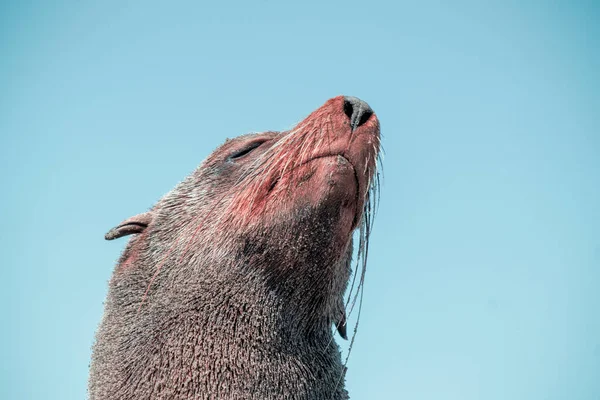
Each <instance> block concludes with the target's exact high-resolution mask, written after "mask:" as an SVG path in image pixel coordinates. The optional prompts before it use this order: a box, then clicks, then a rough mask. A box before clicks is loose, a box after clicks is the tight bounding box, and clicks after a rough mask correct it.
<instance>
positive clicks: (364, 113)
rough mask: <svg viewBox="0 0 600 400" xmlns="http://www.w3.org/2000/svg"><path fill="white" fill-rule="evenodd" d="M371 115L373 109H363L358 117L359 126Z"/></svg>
mask: <svg viewBox="0 0 600 400" xmlns="http://www.w3.org/2000/svg"><path fill="white" fill-rule="evenodd" d="M371 115H373V111H371V110H365V112H363V114H362V115H361V116H360V119H359V120H358V126H361V125H363V124H364V123H365V122H367V121H368V120H369V118H371Z"/></svg>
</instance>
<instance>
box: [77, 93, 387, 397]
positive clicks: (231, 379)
mask: <svg viewBox="0 0 600 400" xmlns="http://www.w3.org/2000/svg"><path fill="white" fill-rule="evenodd" d="M346 106H347V100H346V99H345V98H344V97H341V96H340V97H336V98H333V99H331V100H329V101H328V102H326V103H325V104H324V105H323V106H322V107H320V108H319V109H317V110H316V111H315V112H313V113H312V114H311V115H310V116H308V117H307V118H306V119H305V120H304V121H302V122H301V123H300V124H298V126H297V127H296V128H294V129H292V130H291V131H289V132H281V133H278V132H266V133H262V134H254V135H244V136H240V137H238V138H235V139H233V140H228V141H227V142H226V143H225V144H224V145H222V146H221V147H220V148H218V149H217V150H216V151H215V152H214V153H213V154H211V155H210V156H209V157H208V158H207V159H206V160H205V161H204V162H203V163H202V164H201V165H200V167H199V168H198V169H197V170H196V171H195V172H194V173H192V174H191V175H190V176H189V177H187V178H186V179H185V180H184V181H183V182H182V183H180V184H179V185H178V186H177V187H176V188H175V189H174V190H173V191H171V192H170V193H168V194H167V195H166V196H165V197H164V198H162V199H161V200H160V201H159V202H158V203H157V204H156V205H155V206H154V207H153V208H152V209H151V210H150V211H149V212H147V213H144V214H141V215H139V216H135V217H132V218H130V219H129V220H126V221H124V222H123V223H122V224H120V225H119V226H117V227H116V228H114V229H113V230H111V231H110V232H109V233H108V234H107V239H114V238H117V237H120V236H124V235H128V234H137V235H136V236H135V237H133V238H132V239H131V240H130V241H129V243H128V245H127V247H126V249H125V251H124V252H123V255H122V256H121V258H120V260H119V262H118V265H117V266H116V268H115V271H114V273H113V276H112V278H111V281H110V285H109V293H108V297H107V300H106V304H105V313H104V316H103V319H102V322H101V324H100V327H99V330H98V332H97V336H96V343H95V345H94V351H93V356H92V363H91V368H90V381H89V394H90V398H91V399H92V400H100V399H345V398H347V393H346V391H345V389H344V384H343V375H344V373H345V367H344V366H343V364H342V362H341V357H340V352H339V349H338V347H337V345H336V344H335V342H334V340H333V338H332V331H331V326H332V324H336V325H337V327H338V330H339V331H340V333H341V334H342V336H345V311H344V309H345V306H344V301H343V294H344V291H345V289H346V286H347V284H348V278H349V276H350V269H351V268H350V262H351V256H352V232H353V231H354V229H355V228H356V227H357V226H359V225H360V224H361V222H362V223H364V221H365V218H366V217H365V215H364V214H363V210H364V209H365V204H366V203H367V202H368V200H369V197H368V195H369V189H370V188H371V187H372V184H373V176H374V174H375V167H376V159H377V155H378V152H379V122H378V120H377V117H376V116H375V115H374V114H373V115H370V114H369V115H366V116H365V121H366V122H363V123H362V124H361V125H358V123H354V122H355V121H354V120H353V119H352V118H349V117H350V115H349V112H348V111H347V110H346V112H345V107H346ZM367 117H368V119H367ZM351 122H352V123H353V124H354V125H351ZM258 143H260V145H259V146H258V147H255V148H254V149H252V150H251V151H249V152H247V153H246V154H243V155H240V154H241V153H240V152H241V151H243V150H248V149H250V148H252V146H253V145H256V144H258Z"/></svg>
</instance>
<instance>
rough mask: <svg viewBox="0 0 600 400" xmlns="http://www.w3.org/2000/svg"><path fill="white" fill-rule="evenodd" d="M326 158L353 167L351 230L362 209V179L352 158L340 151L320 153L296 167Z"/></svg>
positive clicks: (354, 226) (355, 224) (356, 224)
mask: <svg viewBox="0 0 600 400" xmlns="http://www.w3.org/2000/svg"><path fill="white" fill-rule="evenodd" d="M325 158H336V159H337V160H338V161H340V160H341V161H342V162H343V163H344V164H346V165H348V166H350V168H351V169H352V175H353V177H354V188H355V190H354V199H352V201H353V203H351V204H354V208H355V210H354V218H353V220H352V225H351V230H354V229H355V228H356V227H357V226H358V223H359V215H360V209H361V205H360V202H359V196H360V179H359V177H358V172H357V169H356V165H354V163H353V162H352V161H351V160H350V158H349V157H348V156H346V155H345V154H344V153H342V152H339V153H335V152H333V153H327V154H320V155H318V156H315V157H311V158H309V159H308V160H306V161H304V162H302V163H301V164H299V165H298V166H297V167H296V168H300V167H302V166H304V165H307V164H309V163H311V162H313V161H316V160H320V159H325ZM275 184H276V182H274V183H273V185H272V187H274V186H275Z"/></svg>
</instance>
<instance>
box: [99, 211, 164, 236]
mask: <svg viewBox="0 0 600 400" xmlns="http://www.w3.org/2000/svg"><path fill="white" fill-rule="evenodd" d="M152 218H153V214H152V211H148V212H146V213H143V214H138V215H135V216H133V217H131V218H128V219H126V220H125V221H123V222H121V223H120V224H119V225H117V226H115V227H114V228H112V229H111V230H110V231H108V233H107V234H106V235H104V239H106V240H113V239H118V238H120V237H122V236H127V235H131V234H133V233H141V232H143V231H144V229H146V228H147V227H148V225H149V224H150V222H152Z"/></svg>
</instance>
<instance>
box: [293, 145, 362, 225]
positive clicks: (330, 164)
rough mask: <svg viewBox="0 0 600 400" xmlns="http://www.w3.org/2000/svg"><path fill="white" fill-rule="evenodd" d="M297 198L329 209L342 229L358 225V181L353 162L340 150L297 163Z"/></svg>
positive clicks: (327, 210) (313, 205)
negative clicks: (336, 152)
mask: <svg viewBox="0 0 600 400" xmlns="http://www.w3.org/2000/svg"><path fill="white" fill-rule="evenodd" d="M298 172H299V175H298V177H299V178H298V186H297V187H298V189H300V190H297V192H296V194H295V197H296V199H297V201H298V202H301V203H308V204H309V205H310V206H311V207H314V208H316V209H323V210H326V212H327V213H329V214H332V215H330V217H333V218H337V219H338V223H339V228H340V231H341V232H349V231H351V230H352V229H353V228H354V227H355V223H356V219H357V216H358V210H357V205H358V193H359V181H358V176H357V173H356V169H355V167H354V165H353V164H352V163H351V162H350V160H348V158H346V157H345V156H343V155H341V154H330V155H323V156H319V157H315V158H312V159H310V160H308V161H306V162H305V163H304V164H302V165H301V166H299V167H298Z"/></svg>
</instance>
